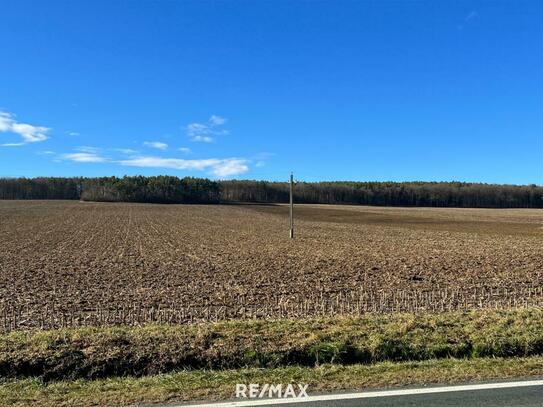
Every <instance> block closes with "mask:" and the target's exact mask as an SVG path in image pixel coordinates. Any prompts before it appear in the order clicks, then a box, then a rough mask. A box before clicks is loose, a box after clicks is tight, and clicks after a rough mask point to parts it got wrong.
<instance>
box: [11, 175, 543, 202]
mask: <svg viewBox="0 0 543 407" xmlns="http://www.w3.org/2000/svg"><path fill="white" fill-rule="evenodd" d="M0 199H81V200H85V201H107V202H153V203H219V202H224V203H228V202H262V203H264V202H267V203H286V202H288V200H289V185H288V183H286V182H267V181H211V180H209V179H204V178H191V177H186V178H178V177H171V176H157V177H143V176H136V177H128V176H127V177H123V178H118V177H103V178H3V179H0ZM294 199H295V201H296V202H297V203H324V204H357V205H378V206H434V207H464V208H468V207H472V208H543V187H539V186H536V185H526V186H524V185H493V184H474V183H463V182H344V181H337V182H300V183H297V184H296V185H295V188H294Z"/></svg>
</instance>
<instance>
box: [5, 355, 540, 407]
mask: <svg viewBox="0 0 543 407" xmlns="http://www.w3.org/2000/svg"><path fill="white" fill-rule="evenodd" d="M534 375H543V357H530V358H481V359H440V360H427V361H422V362H401V363H394V362H381V363H376V364H372V365H349V366H341V365H321V366H319V367H313V368H310V367H301V366H296V367H294V366H292V367H282V368H275V369H257V368H250V369H239V370H222V371H213V370H210V371H208V370H199V371H182V372H177V373H170V374H166V375H157V376H148V377H141V378H135V377H125V378H109V379H97V380H82V379H81V380H77V381H71V382H64V381H62V382H54V383H44V382H43V380H41V379H36V378H34V379H19V380H16V379H15V380H14V379H10V380H8V381H4V382H1V383H0V405H1V406H8V405H9V406H20V407H23V406H40V407H49V406H51V407H53V406H78V407H84V406H108V407H115V406H127V405H133V404H141V403H153V402H168V401H181V400H198V399H205V400H212V399H225V398H230V397H232V396H233V395H234V389H235V384H236V383H246V384H248V383H276V384H279V383H283V384H288V383H307V384H309V391H310V392H319V391H326V390H340V389H341V390H344V389H359V390H362V389H367V388H372V387H392V386H400V385H416V384H430V383H454V382H465V381H471V380H489V379H495V378H513V377H526V376H534Z"/></svg>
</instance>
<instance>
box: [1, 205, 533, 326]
mask: <svg viewBox="0 0 543 407" xmlns="http://www.w3.org/2000/svg"><path fill="white" fill-rule="evenodd" d="M295 215H296V221H295V223H296V233H295V234H296V238H295V239H294V240H292V241H291V240H289V239H288V207H286V206H275V205H222V206H219V205H150V204H149V205H148V204H118V203H111V204H109V203H80V202H73V201H0V325H1V327H2V328H4V329H15V328H25V327H47V326H53V325H83V324H115V323H141V322H149V321H153V320H161V321H171V322H183V321H185V320H187V321H188V320H192V319H194V318H196V319H199V318H204V319H213V318H216V319H222V318H235V317H252V316H257V317H263V316H276V317H277V316H279V317H280V316H285V315H290V314H292V315H301V316H304V315H310V314H319V313H342V312H345V313H352V312H366V311H372V310H373V311H387V310H391V311H394V310H417V309H425V308H432V309H433V308H435V309H451V308H462V307H466V308H469V307H484V306H492V307H498V306H520V305H523V304H524V305H529V304H532V303H536V304H539V303H540V302H541V297H542V295H541V287H542V284H543V275H542V270H543V250H542V248H543V211H541V210H490V209H488V210H487V209H421V208H376V207H356V206H320V205H300V206H297V207H296V208H295ZM522 290H524V291H522Z"/></svg>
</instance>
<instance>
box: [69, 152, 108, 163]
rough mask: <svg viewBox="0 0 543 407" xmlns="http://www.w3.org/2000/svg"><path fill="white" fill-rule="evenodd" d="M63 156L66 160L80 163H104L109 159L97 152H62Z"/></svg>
mask: <svg viewBox="0 0 543 407" xmlns="http://www.w3.org/2000/svg"><path fill="white" fill-rule="evenodd" d="M62 158H64V159H65V160H70V161H75V162H78V163H103V162H106V161H108V160H107V158H105V157H102V156H100V155H98V154H96V153H70V154H62Z"/></svg>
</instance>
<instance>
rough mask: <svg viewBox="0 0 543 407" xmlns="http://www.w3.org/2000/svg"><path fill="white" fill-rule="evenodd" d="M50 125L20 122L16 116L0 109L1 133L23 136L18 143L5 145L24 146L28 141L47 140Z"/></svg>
mask: <svg viewBox="0 0 543 407" xmlns="http://www.w3.org/2000/svg"><path fill="white" fill-rule="evenodd" d="M49 130H50V129H49V128H48V127H43V126H34V125H32V124H28V123H19V122H18V121H16V120H15V116H14V115H13V114H11V113H8V112H2V111H0V133H14V134H17V135H18V136H20V137H21V138H22V141H21V142H18V143H6V144H2V145H3V146H12V147H13V146H22V145H24V144H27V143H36V142H39V141H44V140H47V139H48V137H47V133H48V132H49Z"/></svg>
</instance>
